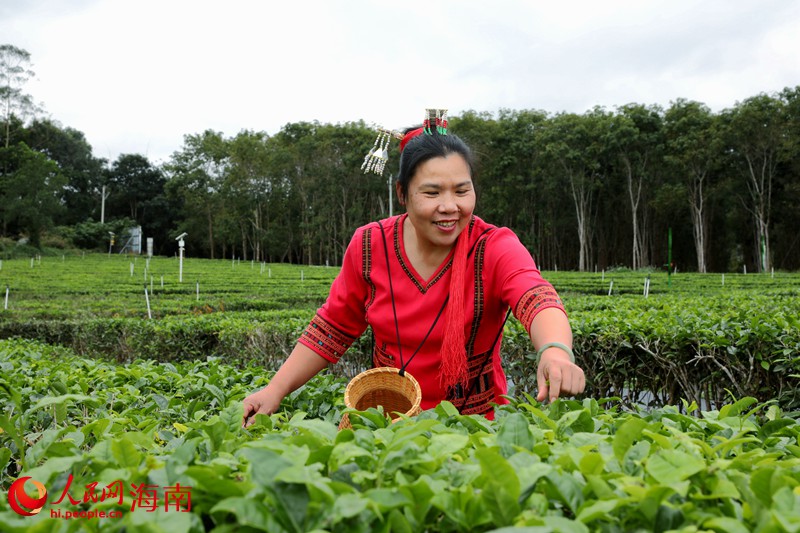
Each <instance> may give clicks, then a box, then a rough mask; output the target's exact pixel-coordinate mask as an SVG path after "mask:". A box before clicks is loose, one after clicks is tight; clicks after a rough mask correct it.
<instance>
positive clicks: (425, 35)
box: [0, 0, 800, 164]
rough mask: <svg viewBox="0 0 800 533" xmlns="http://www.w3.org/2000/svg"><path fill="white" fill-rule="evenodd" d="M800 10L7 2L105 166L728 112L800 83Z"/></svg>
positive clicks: (36, 62)
mask: <svg viewBox="0 0 800 533" xmlns="http://www.w3.org/2000/svg"><path fill="white" fill-rule="evenodd" d="M798 28H800V2H796V1H790V0H758V1H756V0H749V1H745V0H697V1H688V0H651V1H648V0H620V1H615V0H604V1H599V0H580V1H578V0H572V1H570V0H562V1H559V2H552V1H549V2H544V1H537V0H527V1H526V0H496V1H494V2H487V1H486V0H441V1H439V0H404V1H403V2H386V1H379V0H375V1H372V0H329V1H323V0H308V1H303V0H294V1H286V0H284V1H281V2H278V1H272V2H270V1H267V0H259V1H255V0H253V1H249V0H248V1H245V0H226V1H219V0H214V1H206V0H191V1H187V0H136V1H133V0H2V2H0V44H13V45H14V46H17V47H18V48H23V49H25V50H27V51H28V52H30V54H31V62H32V68H33V70H34V71H35V73H36V76H35V78H34V79H31V80H30V81H29V82H28V83H27V84H26V85H25V87H24V90H25V91H26V92H27V93H28V94H30V95H31V96H32V97H33V98H34V99H35V100H36V101H37V102H40V103H41V104H42V106H43V108H44V113H43V114H42V116H44V117H48V118H51V119H53V120H55V121H58V122H59V123H60V124H61V125H62V126H63V127H71V128H74V129H77V130H79V131H82V132H83V133H84V135H85V136H86V139H87V141H88V142H89V144H91V145H92V148H93V151H94V155H95V156H96V157H102V158H106V159H108V160H109V161H113V160H115V159H116V158H117V157H118V156H119V155H120V154H132V153H137V154H143V155H145V156H147V157H148V158H149V159H150V161H151V162H153V163H154V164H160V163H163V162H167V161H168V160H169V159H170V157H171V155H172V154H173V153H174V152H176V151H179V150H180V149H181V148H182V146H183V140H184V136H185V135H192V134H198V133H202V132H203V131H205V130H207V129H212V130H215V131H219V132H222V133H223V134H224V135H225V136H226V137H232V136H235V135H236V134H237V133H239V132H240V131H242V130H252V131H264V132H266V133H268V134H270V135H274V134H275V133H277V132H278V131H280V129H281V127H283V126H284V125H285V124H287V123H292V122H300V121H308V122H311V121H315V120H316V121H319V122H321V123H329V124H337V123H345V122H353V121H358V120H364V121H365V122H366V123H367V124H376V125H380V126H384V127H387V128H393V129H402V128H405V127H407V126H410V125H413V124H417V123H420V122H421V121H422V117H423V113H424V110H425V108H427V107H438V108H447V109H449V110H450V111H449V112H450V114H451V115H458V114H460V113H463V112H464V111H466V110H474V111H479V112H489V113H493V114H496V113H497V112H498V111H499V110H501V109H538V110H543V111H546V112H548V113H551V114H555V113H559V112H570V113H584V112H586V111H588V110H590V109H591V108H593V107H594V106H602V107H604V108H606V109H608V110H613V109H614V108H615V107H616V106H620V105H624V104H627V103H633V102H635V103H641V104H647V105H652V104H658V105H661V106H664V107H668V106H669V105H670V103H671V102H674V101H675V100H677V99H678V98H685V99H688V100H696V101H699V102H702V103H704V104H706V105H707V106H708V107H709V108H711V109H712V110H713V111H715V112H718V111H721V110H723V109H726V108H730V107H733V106H734V105H735V104H736V103H737V102H741V101H742V100H745V99H747V98H749V97H751V96H755V95H757V94H760V93H767V94H772V93H775V92H778V91H780V90H782V89H783V88H785V87H794V86H797V85H800V53H798V50H800V31H798Z"/></svg>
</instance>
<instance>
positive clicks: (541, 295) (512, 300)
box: [486, 228, 566, 331]
mask: <svg viewBox="0 0 800 533" xmlns="http://www.w3.org/2000/svg"><path fill="white" fill-rule="evenodd" d="M492 233H493V234H492V235H490V236H489V237H488V238H489V241H488V242H487V252H486V266H487V271H488V272H490V273H491V275H492V279H493V281H492V283H493V284H496V285H495V286H496V287H498V290H499V292H500V295H501V298H502V299H503V301H504V302H505V303H506V304H507V305H508V306H509V307H511V308H512V310H513V312H514V316H515V317H517V319H518V320H519V321H520V322H521V323H522V325H523V326H525V329H526V330H527V331H530V327H531V322H533V319H534V317H535V316H536V315H537V314H538V313H539V312H540V311H541V310H542V309H547V308H548V307H555V308H557V309H560V310H561V311H562V312H564V314H566V310H565V309H564V304H563V303H562V302H561V298H560V297H559V296H558V293H557V292H556V290H555V289H554V288H553V286H552V285H551V284H550V282H548V281H547V280H545V279H544V278H543V277H542V274H541V272H539V269H538V267H537V266H536V263H535V262H534V260H533V257H531V254H530V253H529V252H528V250H527V249H526V248H525V247H524V246H523V245H522V243H521V242H520V240H519V238H518V237H517V236H516V234H514V232H512V231H511V230H510V229H508V228H498V229H497V231H494V232H492Z"/></svg>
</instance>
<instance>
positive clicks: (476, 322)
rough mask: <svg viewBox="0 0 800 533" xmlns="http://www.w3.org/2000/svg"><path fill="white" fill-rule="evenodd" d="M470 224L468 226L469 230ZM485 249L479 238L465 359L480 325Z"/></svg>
mask: <svg viewBox="0 0 800 533" xmlns="http://www.w3.org/2000/svg"><path fill="white" fill-rule="evenodd" d="M473 220H474V217H473ZM471 231H472V226H470V232H471ZM485 251H486V239H481V240H480V241H478V243H477V244H476V246H475V285H474V295H473V318H472V331H471V332H470V335H469V341H467V346H466V348H467V359H468V360H469V358H470V357H472V352H473V350H474V349H475V339H476V338H477V337H478V329H479V328H480V325H481V319H482V318H483V308H484V298H483V295H484V288H483V256H484V252H485Z"/></svg>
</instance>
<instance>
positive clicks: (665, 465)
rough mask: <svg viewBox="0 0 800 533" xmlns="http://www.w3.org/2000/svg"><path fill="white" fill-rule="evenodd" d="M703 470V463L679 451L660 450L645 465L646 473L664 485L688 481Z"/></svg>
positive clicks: (704, 466)
mask: <svg viewBox="0 0 800 533" xmlns="http://www.w3.org/2000/svg"><path fill="white" fill-rule="evenodd" d="M705 468H706V463H705V461H703V460H702V459H699V458H697V457H695V456H694V455H690V454H688V453H685V452H682V451H679V450H660V451H658V452H656V453H654V454H653V455H651V456H650V457H649V458H648V459H647V463H646V465H645V469H646V470H647V473H648V474H650V475H651V476H653V478H655V480H656V481H658V482H659V483H661V484H664V485H670V484H673V483H677V482H679V481H683V480H684V479H688V478H689V477H691V476H693V475H695V474H697V473H698V472H701V471H703V470H705Z"/></svg>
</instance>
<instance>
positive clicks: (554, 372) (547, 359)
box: [536, 347, 586, 402]
mask: <svg viewBox="0 0 800 533" xmlns="http://www.w3.org/2000/svg"><path fill="white" fill-rule="evenodd" d="M536 382H537V384H538V386H539V394H537V395H536V400H537V401H540V402H541V401H544V400H545V399H548V398H549V399H550V401H551V402H552V401H554V400H555V399H556V398H558V397H559V396H560V395H562V394H564V395H567V396H570V395H574V394H580V393H581V392H583V389H584V388H586V377H585V376H584V375H583V370H582V369H581V367H579V366H578V365H576V364H575V363H573V362H572V361H570V358H569V355H568V354H567V353H566V352H564V350H562V349H560V348H556V347H553V348H548V349H547V350H545V351H544V352H542V355H541V357H540V358H539V367H538V368H537V369H536Z"/></svg>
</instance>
